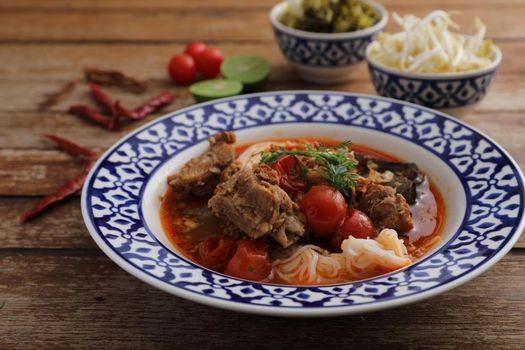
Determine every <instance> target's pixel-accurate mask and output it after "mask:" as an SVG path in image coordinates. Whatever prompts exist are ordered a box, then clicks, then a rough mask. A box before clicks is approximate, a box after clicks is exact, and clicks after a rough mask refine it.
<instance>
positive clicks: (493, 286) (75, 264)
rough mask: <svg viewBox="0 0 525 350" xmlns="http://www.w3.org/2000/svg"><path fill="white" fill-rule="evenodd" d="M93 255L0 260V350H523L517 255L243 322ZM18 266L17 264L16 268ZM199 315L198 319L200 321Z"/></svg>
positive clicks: (524, 291) (13, 255)
mask: <svg viewBox="0 0 525 350" xmlns="http://www.w3.org/2000/svg"><path fill="white" fill-rule="evenodd" d="M100 254H101V253H99V251H97V250H93V251H83V252H80V253H76V252H75V251H65V252H62V251H58V252H54V251H48V250H35V251H33V252H31V253H28V252H22V253H17V252H11V251H7V252H3V253H2V252H0V266H2V274H0V307H1V309H0V334H1V336H0V348H2V349H17V348H20V349H23V348H33V347H40V348H53V349H62V348H64V349H65V348H98V349H101V348H102V349H129V348H134V349H158V348H177V349H178V348H181V349H182V348H184V349H186V348H200V349H210V348H211V349H223V348H239V347H240V346H242V347H243V348H257V349H259V348H260V349H266V348H273V347H278V348H296V349H297V348H298V349H303V348H307V349H310V348H312V349H313V348H319V347H322V348H342V347H344V348H348V347H351V348H367V349H376V348H403V349H423V348H424V349H430V348H432V349H441V350H443V349H523V345H524V337H525V330H524V328H523V315H524V313H525V281H524V280H523V279H518V280H515V281H513V283H508V282H509V280H510V279H513V278H514V276H516V275H519V274H521V273H522V271H523V265H524V264H525V251H516V252H512V253H511V254H509V255H508V256H506V257H505V258H504V259H503V260H502V261H501V262H500V263H499V264H497V265H496V266H494V267H493V268H492V269H491V270H489V271H488V272H486V273H485V274H484V275H482V276H481V277H478V278H476V279H475V280H473V281H471V282H469V283H467V284H465V285H463V286H461V287H459V288H457V289H455V290H453V291H451V292H448V293H446V294H443V295H440V296H438V297H435V298H432V299H430V300H426V301H423V302H420V303H417V304H412V305H408V306H404V307H400V308H397V309H395V310H387V311H382V312H377V313H373V314H364V315H359V316H348V317H339V318H329V319H318V320H308V319H281V318H272V317H264V316H256V317H254V316H251V315H245V314H241V313H234V312H230V311H223V310H218V309H212V308H209V307H206V306H201V305H198V304H195V303H192V302H189V301H186V300H182V299H179V298H177V297H173V296H170V295H168V294H166V293H164V292H161V291H158V290H156V289H153V288H152V287H150V286H148V285H146V284H144V283H143V282H140V281H138V280H137V279H135V278H134V277H132V276H130V275H129V274H127V273H125V272H124V271H123V270H121V269H120V268H118V267H117V266H116V265H115V264H113V263H112V262H111V261H108V259H106V258H105V257H103V256H101V255H100ZM21 261H23V263H20V262H21ZM199 315H200V316H199Z"/></svg>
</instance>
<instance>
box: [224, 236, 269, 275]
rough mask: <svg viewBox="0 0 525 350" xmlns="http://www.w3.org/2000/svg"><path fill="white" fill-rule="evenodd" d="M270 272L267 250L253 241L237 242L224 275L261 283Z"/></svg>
mask: <svg viewBox="0 0 525 350" xmlns="http://www.w3.org/2000/svg"><path fill="white" fill-rule="evenodd" d="M271 272H272V264H271V263H270V258H269V257H268V252H267V248H266V247H265V246H264V245H261V244H258V243H256V242H253V241H248V240H245V239H243V240H240V241H237V249H236V250H235V254H234V255H233V257H232V258H231V259H230V261H229V262H228V264H226V268H225V269H224V273H225V274H227V275H230V276H233V277H238V278H243V279H246V280H250V281H262V280H264V279H266V278H268V276H269V275H270V273H271Z"/></svg>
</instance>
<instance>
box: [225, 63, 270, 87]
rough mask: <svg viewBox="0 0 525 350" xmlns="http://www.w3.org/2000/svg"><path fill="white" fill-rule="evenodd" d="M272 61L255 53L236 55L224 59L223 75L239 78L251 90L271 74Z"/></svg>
mask: <svg viewBox="0 0 525 350" xmlns="http://www.w3.org/2000/svg"><path fill="white" fill-rule="evenodd" d="M270 69H271V67H270V63H268V61H266V60H265V59H264V58H262V57H259V56H253V55H235V56H229V57H226V58H225V59H224V61H223V62H222V65H221V74H222V76H223V77H225V78H227V79H231V80H237V81H240V82H241V83H243V84H244V87H245V88H246V89H247V90H251V89H254V88H256V87H257V86H259V85H260V84H262V83H263V82H264V81H266V79H268V76H269V75H270Z"/></svg>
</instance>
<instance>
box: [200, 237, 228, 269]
mask: <svg viewBox="0 0 525 350" xmlns="http://www.w3.org/2000/svg"><path fill="white" fill-rule="evenodd" d="M234 246H235V241H234V240H233V239H231V238H229V237H224V236H220V237H219V236H215V237H209V238H208V239H206V240H205V241H204V242H202V243H200V244H199V249H198V252H199V257H200V260H201V262H202V264H203V265H204V266H206V267H209V268H218V267H221V266H223V265H224V264H226V263H227V262H228V260H229V259H230V257H231V256H232V255H233V249H234Z"/></svg>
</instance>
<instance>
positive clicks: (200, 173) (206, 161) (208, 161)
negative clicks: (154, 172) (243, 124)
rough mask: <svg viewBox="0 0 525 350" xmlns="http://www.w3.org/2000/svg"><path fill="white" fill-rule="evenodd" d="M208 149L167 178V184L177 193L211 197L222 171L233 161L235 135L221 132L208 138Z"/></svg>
mask: <svg viewBox="0 0 525 350" xmlns="http://www.w3.org/2000/svg"><path fill="white" fill-rule="evenodd" d="M208 141H209V143H210V148H209V149H208V151H206V152H205V153H204V154H202V155H200V156H198V157H195V158H193V159H192V160H190V161H189V162H188V163H186V164H185V165H184V167H183V168H182V169H181V171H180V172H178V173H177V174H174V175H172V176H169V177H168V184H169V185H170V186H173V187H175V189H176V190H177V192H179V193H184V194H193V195H196V196H200V197H205V196H211V195H212V194H213V191H214V190H215V187H216V186H217V184H218V183H219V181H220V179H221V173H222V171H223V170H224V169H225V168H226V167H228V166H229V165H230V163H232V162H233V160H234V159H235V148H234V146H233V144H234V143H235V134H234V133H233V132H230V131H226V132H221V133H219V134H217V135H215V136H210V137H208Z"/></svg>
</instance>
